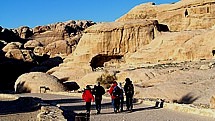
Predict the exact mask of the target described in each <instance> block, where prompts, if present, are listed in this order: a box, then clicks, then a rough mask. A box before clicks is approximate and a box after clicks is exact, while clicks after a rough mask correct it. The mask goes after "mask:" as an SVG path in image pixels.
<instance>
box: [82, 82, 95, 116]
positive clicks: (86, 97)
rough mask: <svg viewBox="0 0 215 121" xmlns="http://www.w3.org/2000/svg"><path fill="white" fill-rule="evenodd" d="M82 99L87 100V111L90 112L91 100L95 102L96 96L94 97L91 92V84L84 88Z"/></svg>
mask: <svg viewBox="0 0 215 121" xmlns="http://www.w3.org/2000/svg"><path fill="white" fill-rule="evenodd" d="M82 99H83V100H84V101H85V102H86V110H87V113H90V108H91V101H93V102H94V97H93V94H92V92H91V88H90V86H89V85H87V86H86V89H85V90H84V93H83V94H82Z"/></svg>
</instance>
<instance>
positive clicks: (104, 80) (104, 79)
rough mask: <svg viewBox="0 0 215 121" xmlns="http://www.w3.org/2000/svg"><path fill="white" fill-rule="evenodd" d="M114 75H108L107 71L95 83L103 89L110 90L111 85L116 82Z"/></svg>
mask: <svg viewBox="0 0 215 121" xmlns="http://www.w3.org/2000/svg"><path fill="white" fill-rule="evenodd" d="M116 79H117V78H116V75H115V74H110V73H109V72H108V71H105V72H104V73H103V74H102V75H101V76H100V77H99V78H97V80H96V81H97V82H100V83H101V85H103V86H104V88H106V89H108V88H110V86H111V84H112V83H113V82H114V81H115V80H116Z"/></svg>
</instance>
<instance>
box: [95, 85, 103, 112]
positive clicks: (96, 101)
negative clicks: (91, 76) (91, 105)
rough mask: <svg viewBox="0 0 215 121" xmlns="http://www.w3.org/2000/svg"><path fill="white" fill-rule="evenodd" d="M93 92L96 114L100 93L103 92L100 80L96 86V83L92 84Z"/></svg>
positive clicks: (98, 108) (99, 105) (99, 110)
mask: <svg viewBox="0 0 215 121" xmlns="http://www.w3.org/2000/svg"><path fill="white" fill-rule="evenodd" d="M93 94H94V95H95V103H96V110H97V114H100V112H101V102H102V95H104V94H105V89H104V88H103V87H102V86H101V85H100V82H98V85H97V86H96V85H95V86H94V88H93Z"/></svg>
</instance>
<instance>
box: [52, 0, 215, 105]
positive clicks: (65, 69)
mask: <svg viewBox="0 0 215 121" xmlns="http://www.w3.org/2000/svg"><path fill="white" fill-rule="evenodd" d="M214 5H215V3H214V2H213V1H211V0H204V1H202V0H191V1H188V0H183V1H179V2H177V3H174V4H163V5H155V4H153V3H146V4H141V5H138V6H136V7H134V8H133V9H132V10H131V11H129V12H128V13H127V14H125V15H124V16H122V17H120V18H119V19H117V20H116V21H115V22H108V23H100V24H97V25H93V26H91V27H89V28H87V29H86V30H85V33H84V34H83V36H82V38H81V39H80V42H79V44H78V46H77V48H76V50H75V51H74V53H73V54H71V55H69V56H68V57H66V58H65V59H64V62H63V63H62V64H60V65H59V66H58V67H55V68H52V69H51V70H49V71H48V73H49V74H52V75H54V76H56V77H58V78H60V79H67V80H69V81H76V82H77V83H78V84H80V86H81V87H84V86H86V84H95V82H96V80H97V78H98V77H100V76H101V74H102V73H103V72H104V71H103V70H108V71H109V72H111V73H113V75H115V76H117V80H118V81H123V80H124V79H125V78H126V77H130V78H131V79H132V80H133V81H134V83H135V84H136V89H137V90H138V91H139V93H140V92H143V93H140V94H139V96H143V97H144V96H145V97H149V98H150V97H151V98H156V97H159V98H164V99H168V100H169V101H177V102H182V103H184V102H183V99H184V98H189V100H191V101H190V102H189V103H193V102H194V101H196V100H197V99H199V103H208V102H209V101H208V100H209V98H210V96H212V95H213V93H211V92H212V90H214V88H213V86H210V84H211V83H212V82H211V81H213V80H212V79H208V80H207V82H205V81H202V80H204V79H206V78H207V74H209V73H210V74H211V72H212V71H213V68H212V67H210V68H206V70H207V71H206V70H201V69H200V70H199V68H200V67H201V66H208V65H210V64H209V63H210V62H211V63H213V56H214V53H215V51H214V47H215V43H214V42H213V34H214V31H215V30H214V29H213V28H214V27H213V26H214V24H215V19H214V17H213V16H214V13H215V9H214V8H213V6H214ZM201 60H209V62H208V64H206V65H204V64H201ZM181 62H182V63H184V62H194V63H200V64H199V66H198V67H196V68H195V69H196V70H195V69H194V70H191V69H188V71H187V72H188V73H187V72H184V71H181V70H184V69H185V70H186V66H188V65H186V64H187V63H185V64H184V66H185V68H181V67H178V66H176V67H175V68H176V70H177V71H176V72H175V71H173V72H175V73H174V74H173V75H171V74H172V73H169V71H170V72H172V70H168V71H166V70H162V69H161V70H160V71H161V72H158V73H157V72H154V71H157V70H156V69H155V67H156V66H155V67H154V66H152V68H151V69H146V70H145V69H140V68H142V67H145V65H151V64H152V65H157V64H158V65H159V64H168V63H181ZM194 65H195V64H194ZM139 69H140V70H139ZM211 69H212V70H211ZM94 71H96V72H94ZM148 71H149V72H148ZM162 73H165V74H164V75H162ZM195 73H196V74H197V75H201V74H202V75H204V76H202V77H200V76H193V75H195ZM157 74H158V75H160V74H161V75H162V76H156V75H157ZM210 74H209V75H210ZM146 75H148V76H146ZM185 75H186V76H185ZM180 76H182V77H183V78H180ZM152 77H153V78H152ZM154 77H156V78H154ZM198 78H199V79H198ZM208 78H213V76H212V77H211V76H210V77H208ZM196 80H201V81H196ZM150 81H152V83H153V84H150V83H151V82H150ZM179 83H180V84H179ZM144 85H146V86H144ZM147 85H148V86H147ZM154 85H156V86H154ZM157 85H159V86H157ZM168 85H169V86H170V87H168ZM179 85H180V86H179ZM194 86H197V87H198V88H196V89H197V90H195V89H194V88H193V87H194ZM202 89H208V92H205V93H206V94H205V93H204V94H205V95H204V94H203V92H202V91H201V90H202ZM146 90H147V91H146ZM172 90H175V91H172ZM144 91H146V92H144ZM161 92H162V93H161ZM193 92H198V93H195V94H193ZM137 96H138V94H137ZM200 97H201V98H200Z"/></svg>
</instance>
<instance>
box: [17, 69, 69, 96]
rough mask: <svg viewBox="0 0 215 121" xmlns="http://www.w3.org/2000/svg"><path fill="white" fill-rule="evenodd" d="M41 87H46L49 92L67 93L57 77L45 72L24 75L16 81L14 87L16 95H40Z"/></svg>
mask: <svg viewBox="0 0 215 121" xmlns="http://www.w3.org/2000/svg"><path fill="white" fill-rule="evenodd" d="M41 87H46V88H47V89H48V91H52V92H62V91H65V88H64V86H63V85H62V83H60V82H59V79H58V78H57V77H55V76H52V75H49V74H47V73H43V72H30V73H25V74H22V75H21V76H19V77H18V79H17V80H16V82H15V86H14V88H15V92H16V93H40V92H41ZM42 92H44V90H42Z"/></svg>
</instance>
